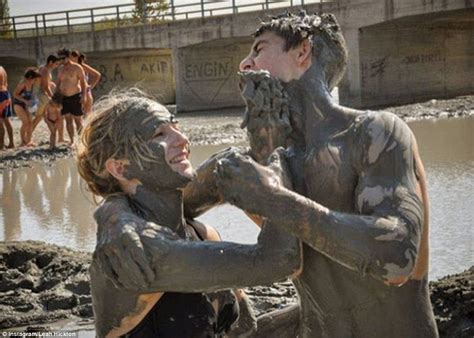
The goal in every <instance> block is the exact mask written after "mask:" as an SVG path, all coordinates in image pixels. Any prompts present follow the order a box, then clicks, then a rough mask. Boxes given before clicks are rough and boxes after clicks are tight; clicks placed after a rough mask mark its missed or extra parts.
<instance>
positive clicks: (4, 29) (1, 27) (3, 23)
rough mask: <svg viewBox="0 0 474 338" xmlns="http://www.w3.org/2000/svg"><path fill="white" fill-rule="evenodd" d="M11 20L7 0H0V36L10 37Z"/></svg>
mask: <svg viewBox="0 0 474 338" xmlns="http://www.w3.org/2000/svg"><path fill="white" fill-rule="evenodd" d="M12 29H13V27H12V22H11V20H10V8H9V7H8V0H0V37H2V38H7V37H11V36H12V35H13V33H12V32H11V30H12Z"/></svg>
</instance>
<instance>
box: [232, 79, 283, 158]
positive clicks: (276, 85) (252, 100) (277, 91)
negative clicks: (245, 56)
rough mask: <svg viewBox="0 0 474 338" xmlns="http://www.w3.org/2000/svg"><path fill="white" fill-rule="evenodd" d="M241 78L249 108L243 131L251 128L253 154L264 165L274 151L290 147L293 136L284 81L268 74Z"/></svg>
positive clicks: (243, 95) (250, 141) (249, 130)
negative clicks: (289, 140) (288, 142)
mask: <svg viewBox="0 0 474 338" xmlns="http://www.w3.org/2000/svg"><path fill="white" fill-rule="evenodd" d="M239 75H240V87H241V90H242V93H241V95H242V97H243V99H244V100H245V102H246V105H247V110H246V112H245V117H244V121H243V122H242V124H241V128H247V134H248V138H249V143H250V148H251V152H250V155H251V156H252V157H253V158H254V159H255V160H256V161H257V162H259V163H264V162H265V161H266V159H267V158H268V156H269V155H270V154H271V153H272V152H273V150H274V149H276V148H278V147H285V146H286V145H287V139H288V137H289V135H290V133H291V125H290V113H289V108H288V95H287V94H286V92H284V90H283V86H282V84H281V83H280V81H279V80H278V79H276V78H273V77H271V76H270V74H269V73H268V72H266V71H257V72H255V71H246V72H242V73H240V74H239Z"/></svg>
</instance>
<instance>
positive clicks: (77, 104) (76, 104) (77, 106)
mask: <svg viewBox="0 0 474 338" xmlns="http://www.w3.org/2000/svg"><path fill="white" fill-rule="evenodd" d="M66 114H71V115H74V116H82V115H84V112H83V111H82V103H81V93H77V94H75V95H72V96H63V109H62V110H61V115H66Z"/></svg>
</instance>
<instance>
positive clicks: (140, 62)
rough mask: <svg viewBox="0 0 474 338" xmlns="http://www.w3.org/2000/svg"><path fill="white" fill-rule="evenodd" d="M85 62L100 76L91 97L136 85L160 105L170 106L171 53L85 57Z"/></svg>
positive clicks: (172, 97) (172, 86)
mask: <svg viewBox="0 0 474 338" xmlns="http://www.w3.org/2000/svg"><path fill="white" fill-rule="evenodd" d="M88 62H89V63H90V64H91V65H92V66H93V67H94V68H95V69H97V70H98V71H99V72H100V73H101V74H102V79H101V81H100V83H99V84H98V85H97V87H96V90H94V95H95V96H101V95H103V94H106V93H108V92H109V91H110V90H111V89H112V88H123V87H130V86H138V87H141V88H143V89H145V90H146V91H147V92H148V93H150V94H152V95H154V96H155V97H157V98H158V100H159V101H160V102H161V103H174V102H175V95H176V94H175V93H176V87H175V82H174V70H173V62H172V54H171V50H168V49H146V50H134V51H122V52H118V53H117V52H108V53H106V52H104V53H94V54H90V55H88Z"/></svg>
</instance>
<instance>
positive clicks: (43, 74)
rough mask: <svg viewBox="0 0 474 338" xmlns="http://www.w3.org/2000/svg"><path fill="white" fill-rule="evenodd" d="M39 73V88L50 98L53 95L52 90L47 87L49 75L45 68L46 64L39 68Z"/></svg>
mask: <svg viewBox="0 0 474 338" xmlns="http://www.w3.org/2000/svg"><path fill="white" fill-rule="evenodd" d="M40 74H41V84H40V85H41V90H43V92H44V93H45V94H46V95H48V96H49V97H50V98H51V97H52V96H53V92H52V91H51V88H50V87H49V81H50V75H49V71H48V70H47V69H46V66H44V67H42V68H41V70H40Z"/></svg>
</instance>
